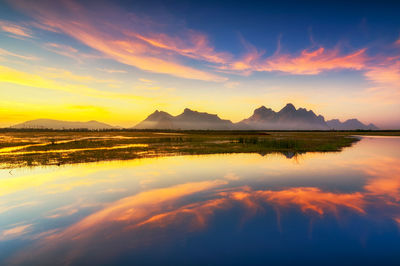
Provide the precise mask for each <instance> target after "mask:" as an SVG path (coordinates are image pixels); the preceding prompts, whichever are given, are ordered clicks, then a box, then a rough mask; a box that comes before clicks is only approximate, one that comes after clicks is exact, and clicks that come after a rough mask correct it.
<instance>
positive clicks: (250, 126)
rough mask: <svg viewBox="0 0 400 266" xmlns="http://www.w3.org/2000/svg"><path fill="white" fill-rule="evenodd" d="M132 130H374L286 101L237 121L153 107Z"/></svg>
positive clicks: (54, 125)
mask: <svg viewBox="0 0 400 266" xmlns="http://www.w3.org/2000/svg"><path fill="white" fill-rule="evenodd" d="M12 128H50V129H77V128H87V129H90V130H99V129H117V128H118V127H113V126H111V125H108V124H105V123H101V122H97V121H88V122H67V121H59V120H51V119H37V120H31V121H27V122H24V123H21V124H18V125H14V126H12ZM132 129H171V130H357V129H361V130H377V129H378V128H377V127H376V126H375V125H373V124H368V125H366V124H363V123H362V122H360V121H359V120H357V119H349V120H346V121H344V122H340V121H339V120H338V119H333V120H328V121H326V120H325V118H324V117H323V116H322V115H316V114H315V113H314V112H313V111H312V110H307V109H305V108H298V109H296V107H294V105H293V104H291V103H288V104H287V105H286V106H285V107H283V108H282V109H281V110H280V111H278V112H275V111H274V110H272V109H270V108H267V107H265V106H261V107H259V108H257V109H255V110H254V112H253V114H252V115H251V116H250V117H249V118H246V119H244V120H242V121H240V122H238V123H232V122H231V121H230V120H225V119H221V118H220V117H219V116H218V115H216V114H209V113H204V112H197V111H193V110H190V109H189V108H186V109H184V111H183V112H182V113H181V114H180V115H177V116H173V115H171V114H169V113H167V112H164V111H158V110H156V111H155V112H154V113H152V114H150V115H149V116H148V117H147V118H146V119H145V120H143V121H142V122H140V123H138V124H137V125H136V126H134V127H132Z"/></svg>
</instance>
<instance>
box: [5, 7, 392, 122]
mask: <svg viewBox="0 0 400 266" xmlns="http://www.w3.org/2000/svg"><path fill="white" fill-rule="evenodd" d="M328 2H330V3H328ZM394 2H395V1H390V2H389V1H318V2H317V1H315V2H314V1H306V2H301V1H274V2H272V1H271V2H270V3H266V1H242V2H241V1H192V2H190V1H151V0H148V1H66V0H65V1H52V0H49V1H29V0H9V1H4V0H0V127H5V126H10V125H12V124H16V123H19V122H23V121H26V120H31V119H36V118H51V119H60V120H71V121H87V120H98V121H102V122H106V123H109V124H111V125H120V126H124V127H131V126H134V125H135V124H136V123H138V122H139V121H141V120H143V119H144V118H146V117H147V116H148V115H149V114H150V113H152V112H153V111H154V110H156V109H158V110H164V111H167V112H169V113H171V114H173V115H177V114H179V113H181V112H182V110H183V109H184V108H185V107H188V108H191V109H194V110H198V111H204V112H209V113H217V114H219V116H220V117H221V118H224V119H230V120H232V121H233V122H237V121H240V120H242V119H244V118H247V117H249V116H250V115H251V114H252V112H253V110H254V109H255V108H257V107H259V106H260V105H265V106H267V107H270V108H272V109H275V110H279V109H281V108H282V107H283V106H284V105H285V104H286V103H288V102H291V103H293V104H294V105H295V106H296V107H305V108H308V109H312V110H314V111H315V112H316V113H317V114H322V115H324V116H325V118H326V119H332V118H339V119H341V120H344V119H349V118H358V119H359V120H361V121H362V122H364V123H371V122H372V123H374V124H376V125H377V126H378V127H381V128H400V15H399V13H400V2H397V4H396V3H394Z"/></svg>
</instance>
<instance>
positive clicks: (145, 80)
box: [139, 78, 154, 83]
mask: <svg viewBox="0 0 400 266" xmlns="http://www.w3.org/2000/svg"><path fill="white" fill-rule="evenodd" d="M139 81H141V82H144V83H154V81H152V80H150V79H143V78H140V79H139Z"/></svg>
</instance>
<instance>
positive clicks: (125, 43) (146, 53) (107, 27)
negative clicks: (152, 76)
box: [12, 0, 226, 81]
mask: <svg viewBox="0 0 400 266" xmlns="http://www.w3.org/2000/svg"><path fill="white" fill-rule="evenodd" d="M12 4H14V5H15V6H17V7H18V8H19V9H21V10H23V11H25V12H27V13H28V14H30V15H32V17H33V18H34V19H35V20H36V21H35V23H36V24H41V25H46V26H47V27H50V28H51V29H55V30H57V31H60V32H63V33H65V34H67V35H69V36H71V37H73V38H75V39H77V40H78V41H80V42H82V43H83V44H85V45H87V46H89V47H91V48H92V49H94V50H97V51H99V52H101V53H102V54H103V55H105V56H107V57H109V58H112V59H114V60H116V61H118V62H121V63H124V64H127V65H131V66H134V67H137V68H139V69H142V70H145V71H150V72H155V73H162V74H169V75H173V76H177V77H181V78H188V79H198V80H205V81H224V80H226V78H224V77H222V76H219V75H216V74H213V73H210V72H206V71H203V70H199V69H196V68H193V67H190V66H188V65H187V64H185V63H183V62H182V60H181V59H180V58H179V56H183V57H186V58H195V59H199V58H200V59H204V60H209V61H215V62H218V61H221V60H223V59H222V55H220V54H219V53H216V52H215V51H214V49H213V48H212V47H211V46H209V44H208V41H207V38H206V37H205V36H204V35H202V34H199V33H196V32H194V31H191V30H183V31H182V32H183V33H182V36H181V37H176V36H168V35H166V34H165V33H157V32H154V31H149V30H147V31H143V32H144V33H141V32H139V31H138V30H134V29H138V28H142V27H144V26H146V25H144V26H143V24H144V23H147V22H146V21H140V19H138V18H136V19H130V18H132V15H131V14H129V13H126V12H124V11H122V10H119V12H118V13H117V14H115V13H113V8H112V7H110V8H108V9H107V13H104V14H101V13H100V14H99V12H101V11H99V10H101V8H99V10H89V9H85V8H84V7H83V6H81V5H80V4H78V3H75V2H73V1H57V2H46V5H43V3H36V2H35V3H33V2H31V1H25V0H17V1H13V2H12ZM121 17H122V18H126V19H125V20H121ZM127 22H129V24H127Z"/></svg>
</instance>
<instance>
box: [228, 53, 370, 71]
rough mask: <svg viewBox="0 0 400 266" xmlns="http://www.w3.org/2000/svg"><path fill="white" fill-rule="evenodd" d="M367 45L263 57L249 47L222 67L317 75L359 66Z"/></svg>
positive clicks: (362, 62) (363, 58)
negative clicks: (350, 50) (348, 50)
mask: <svg viewBox="0 0 400 266" xmlns="http://www.w3.org/2000/svg"><path fill="white" fill-rule="evenodd" d="M365 51H366V49H360V50H358V51H356V52H353V53H349V54H345V55H341V54H340V51H339V49H331V50H329V49H326V48H324V47H320V48H318V49H317V50H313V51H310V50H307V49H306V50H303V51H302V52H301V53H300V54H299V55H294V56H293V55H290V54H275V55H273V56H271V57H268V58H265V59H263V58H262V53H260V52H259V51H257V50H256V49H254V48H253V49H252V50H251V51H250V52H249V53H247V54H246V55H245V56H244V57H243V58H242V59H241V60H238V61H235V62H233V63H231V64H230V65H228V66H225V67H222V69H228V70H229V69H230V70H233V71H251V72H252V71H265V72H272V71H280V72H285V73H289V74H295V75H316V74H319V73H321V72H323V71H328V70H334V69H355V70H362V69H364V68H365V66H366V62H367V61H368V57H367V56H366V54H365Z"/></svg>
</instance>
